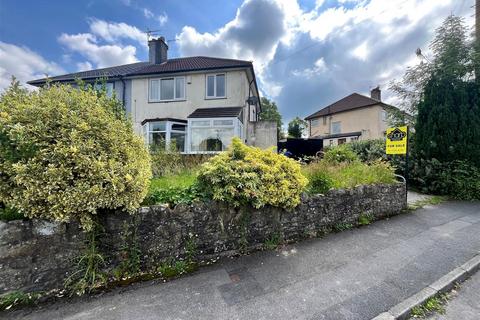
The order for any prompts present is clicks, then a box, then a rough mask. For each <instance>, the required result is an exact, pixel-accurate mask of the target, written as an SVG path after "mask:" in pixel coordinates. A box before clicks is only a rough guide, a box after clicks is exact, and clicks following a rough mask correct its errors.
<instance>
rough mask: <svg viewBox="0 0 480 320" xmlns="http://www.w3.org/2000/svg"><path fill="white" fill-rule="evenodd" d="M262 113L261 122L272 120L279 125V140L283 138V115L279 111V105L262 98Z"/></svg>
mask: <svg viewBox="0 0 480 320" xmlns="http://www.w3.org/2000/svg"><path fill="white" fill-rule="evenodd" d="M261 101H262V112H261V113H260V115H259V118H260V120H270V121H275V122H276V123H277V138H278V139H281V138H282V126H283V122H282V115H281V114H280V112H279V111H278V107H277V104H276V103H275V102H274V101H271V100H269V99H267V98H265V97H262V98H261Z"/></svg>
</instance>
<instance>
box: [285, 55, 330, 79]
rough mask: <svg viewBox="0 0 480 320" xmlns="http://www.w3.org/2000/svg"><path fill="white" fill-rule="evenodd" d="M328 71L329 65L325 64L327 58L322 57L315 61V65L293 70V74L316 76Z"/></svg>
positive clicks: (308, 77) (297, 75)
mask: <svg viewBox="0 0 480 320" xmlns="http://www.w3.org/2000/svg"><path fill="white" fill-rule="evenodd" d="M326 71H328V67H327V65H326V64H325V60H324V59H323V57H322V58H320V59H318V60H317V61H315V63H314V66H313V67H311V68H305V69H303V70H293V71H292V75H294V76H295V77H302V78H307V79H310V78H313V77H315V76H319V75H320V74H321V73H324V72H326Z"/></svg>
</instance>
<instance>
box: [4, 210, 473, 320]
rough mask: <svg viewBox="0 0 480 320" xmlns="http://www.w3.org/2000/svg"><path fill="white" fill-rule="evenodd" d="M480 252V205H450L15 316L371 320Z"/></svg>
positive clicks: (36, 317) (55, 317) (25, 310)
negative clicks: (173, 277) (166, 280)
mask: <svg viewBox="0 0 480 320" xmlns="http://www.w3.org/2000/svg"><path fill="white" fill-rule="evenodd" d="M479 251H480V202H455V201H452V202H444V203H442V204H439V205H436V206H426V207H424V208H422V209H418V210H416V211H414V212H411V213H406V214H402V215H399V216H396V217H393V218H390V219H388V220H382V221H377V222H375V223H373V224H371V225H369V226H365V227H361V228H357V229H352V230H349V231H344V232H341V233H336V234H330V235H328V236H326V237H324V238H322V239H311V240H307V241H303V242H301V243H298V244H293V245H288V246H285V247H283V248H281V249H279V250H275V251H263V252H257V253H254V254H251V255H248V256H242V257H238V258H234V259H223V260H220V261H219V262H218V263H216V264H215V265H213V266H209V267H204V268H201V269H200V270H199V271H197V272H195V273H193V274H191V275H188V276H185V277H182V278H180V279H177V280H173V281H170V282H167V283H158V282H145V283H140V284H136V285H133V286H130V287H128V288H121V289H116V290H113V291H111V292H108V293H105V294H103V295H98V296H91V297H82V298H77V299H73V300H64V301H60V302H57V303H55V304H50V305H44V306H41V308H40V309H33V310H32V309H24V310H19V311H15V312H13V313H8V314H6V316H7V318H11V319H45V320H47V319H48V320H53V319H68V320H73V319H165V320H167V319H172V320H173V319H346V320H350V319H371V318H373V317H375V316H377V315H378V314H380V313H382V312H383V311H386V310H388V309H389V308H391V307H392V306H394V305H396V304H397V303H399V302H401V301H402V300H404V299H406V298H408V297H409V296H411V295H412V294H415V293H416V292H417V291H419V290H420V289H422V288H424V287H425V286H427V285H429V284H430V283H432V282H434V281H436V280H437V279H439V278H440V277H442V276H443V275H445V274H446V273H448V272H449V271H451V270H453V269H454V268H455V267H457V266H459V265H461V264H463V263H464V262H466V261H468V260H469V259H471V258H472V257H473V256H475V255H476V254H478V252H479ZM0 318H2V315H1V314H0ZM458 319H460V318H458Z"/></svg>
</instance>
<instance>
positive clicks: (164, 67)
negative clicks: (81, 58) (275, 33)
mask: <svg viewBox="0 0 480 320" xmlns="http://www.w3.org/2000/svg"><path fill="white" fill-rule="evenodd" d="M243 67H252V63H251V62H250V61H245V60H234V59H223V58H213V57H187V58H176V59H168V60H167V61H166V62H164V63H161V64H152V63H149V62H137V63H131V64H125V65H121V66H115V67H110V68H103V69H95V70H89V71H82V72H75V73H69V74H65V75H61V76H55V77H51V78H49V79H50V80H51V81H53V82H55V81H73V80H75V79H83V80H87V79H96V78H102V77H106V78H117V77H120V76H123V77H125V76H133V75H148V74H160V73H176V72H187V71H200V70H214V69H229V68H243ZM46 80H47V79H46V78H43V79H38V80H32V81H29V82H28V83H29V84H31V85H42V84H44V83H45V82H46Z"/></svg>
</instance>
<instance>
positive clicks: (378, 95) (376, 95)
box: [370, 86, 382, 101]
mask: <svg viewBox="0 0 480 320" xmlns="http://www.w3.org/2000/svg"><path fill="white" fill-rule="evenodd" d="M370 97H371V98H372V99H375V100H378V101H382V91H381V90H380V86H377V87H376V88H373V89H372V91H370Z"/></svg>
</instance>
